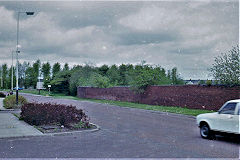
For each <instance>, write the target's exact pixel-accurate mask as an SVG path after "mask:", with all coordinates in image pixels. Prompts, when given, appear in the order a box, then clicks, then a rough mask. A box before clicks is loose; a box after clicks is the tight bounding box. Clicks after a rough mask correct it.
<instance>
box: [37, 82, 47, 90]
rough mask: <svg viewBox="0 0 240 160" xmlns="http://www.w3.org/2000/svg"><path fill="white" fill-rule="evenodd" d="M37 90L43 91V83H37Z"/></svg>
mask: <svg viewBox="0 0 240 160" xmlns="http://www.w3.org/2000/svg"><path fill="white" fill-rule="evenodd" d="M37 89H45V88H44V87H43V82H37Z"/></svg>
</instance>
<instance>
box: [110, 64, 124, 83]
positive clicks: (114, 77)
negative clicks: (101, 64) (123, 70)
mask: <svg viewBox="0 0 240 160" xmlns="http://www.w3.org/2000/svg"><path fill="white" fill-rule="evenodd" d="M107 77H108V78H109V81H110V83H111V84H113V85H114V86H116V85H118V84H119V82H120V81H121V76H120V72H119V70H118V67H117V66H116V65H112V66H111V67H110V68H109V70H108V71H107Z"/></svg>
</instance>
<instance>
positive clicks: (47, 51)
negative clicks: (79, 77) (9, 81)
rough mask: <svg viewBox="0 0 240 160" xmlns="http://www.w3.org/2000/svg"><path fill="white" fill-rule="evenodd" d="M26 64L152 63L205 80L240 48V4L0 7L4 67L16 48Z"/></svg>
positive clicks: (22, 4) (21, 4) (27, 4)
mask: <svg viewBox="0 0 240 160" xmlns="http://www.w3.org/2000/svg"><path fill="white" fill-rule="evenodd" d="M26 8H27V9H29V10H34V11H36V14H35V15H34V16H26V15H24V14H22V15H21V18H20V39H19V40H20V44H21V45H22V48H21V54H20V61H24V60H27V61H35V60H36V59H38V58H39V59H40V60H41V61H49V62H50V63H54V62H56V61H59V62H61V63H65V62H68V63H69V64H72V65H73V64H82V63H84V62H89V61H90V62H93V63H95V64H96V65H101V64H114V63H117V64H121V63H134V64H136V63H139V62H140V61H141V60H146V61H147V62H148V63H151V64H157V65H161V66H163V67H166V68H167V69H171V68H172V67H175V66H176V67H177V68H178V69H179V71H180V72H181V75H182V76H183V77H184V78H193V77H192V76H193V75H194V77H195V78H207V77H208V76H207V73H208V71H207V68H209V67H210V66H211V64H212V62H213V59H214V57H215V56H217V55H219V54H220V52H225V51H227V50H229V49H231V47H232V46H234V45H236V44H237V43H238V35H239V34H238V29H239V26H238V2H235V1H234V2H201V1H200V2H188V1H181V2H167V1H160V2H96V3H95V2H16V3H13V2H0V22H4V23H0V58H1V61H0V63H1V64H3V63H4V62H7V63H10V62H11V61H10V59H11V57H10V56H9V54H10V53H11V50H13V49H15V46H16V11H17V10H24V9H26Z"/></svg>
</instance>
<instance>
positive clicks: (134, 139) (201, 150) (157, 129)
mask: <svg viewBox="0 0 240 160" xmlns="http://www.w3.org/2000/svg"><path fill="white" fill-rule="evenodd" d="M25 97H27V99H28V100H29V101H36V102H51V103H61V104H72V105H75V106H77V107H78V108H82V109H84V110H85V112H86V113H87V115H88V116H89V117H90V119H91V120H90V121H91V122H93V123H95V124H97V125H99V126H100V128H101V130H99V131H97V132H91V133H87V132H85V133H75V134H72V135H64V136H63V135H61V136H44V137H27V138H9V139H0V157H1V158H239V143H237V142H236V139H231V138H221V137H219V138H217V140H205V139H202V138H201V137H200V135H199V129H198V128H197V126H196V123H195V119H194V117H191V116H182V115H175V114H166V113H161V112H151V111H145V110H139V109H131V108H123V107H117V106H111V105H106V104H98V103H93V102H83V101H76V100H67V99H53V98H47V97H36V96H30V95H25Z"/></svg>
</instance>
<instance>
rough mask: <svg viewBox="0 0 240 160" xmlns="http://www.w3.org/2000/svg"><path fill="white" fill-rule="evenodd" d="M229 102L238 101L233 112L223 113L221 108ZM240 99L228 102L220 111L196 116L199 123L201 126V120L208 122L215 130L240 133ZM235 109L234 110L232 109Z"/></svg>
mask: <svg viewBox="0 0 240 160" xmlns="http://www.w3.org/2000/svg"><path fill="white" fill-rule="evenodd" d="M229 103H236V106H235V111H234V113H233V114H223V113H221V110H222V109H223V108H224V107H225V106H226V105H227V104H229ZM239 110H240V99H238V100H231V101H228V102H226V103H225V104H224V105H223V106H222V107H221V108H220V109H219V111H218V112H214V113H206V114H200V115H198V116H197V117H196V119H197V124H198V126H200V124H201V122H205V123H207V124H208V126H209V128H210V129H211V130H213V131H219V132H226V133H234V134H240V128H239V126H240V121H239V118H240V117H239ZM232 111H233V110H232Z"/></svg>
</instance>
